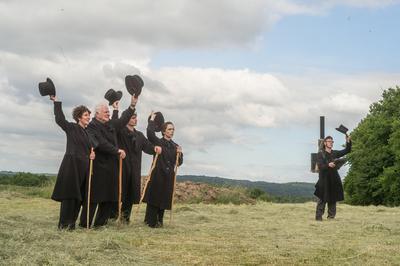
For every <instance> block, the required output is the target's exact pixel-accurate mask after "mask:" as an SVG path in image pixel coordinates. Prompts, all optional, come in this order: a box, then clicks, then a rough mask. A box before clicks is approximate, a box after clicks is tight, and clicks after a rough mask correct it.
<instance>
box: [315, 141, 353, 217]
mask: <svg viewBox="0 0 400 266" xmlns="http://www.w3.org/2000/svg"><path fill="white" fill-rule="evenodd" d="M332 147H333V138H332V137H331V136H328V137H326V138H325V139H324V149H323V150H322V151H320V152H319V153H318V155H317V165H318V168H319V178H318V182H317V184H316V185H315V192H314V195H315V196H317V197H318V202H317V208H316V215H315V219H316V220H317V221H322V215H323V214H324V212H325V205H326V204H328V219H333V218H335V216H336V202H338V201H342V200H344V195H343V185H342V180H341V179H340V176H339V173H338V166H339V163H340V162H339V161H338V160H337V159H340V157H343V156H344V155H346V154H347V153H349V152H350V151H351V139H350V137H349V136H347V135H346V148H345V149H343V150H340V151H338V150H332Z"/></svg>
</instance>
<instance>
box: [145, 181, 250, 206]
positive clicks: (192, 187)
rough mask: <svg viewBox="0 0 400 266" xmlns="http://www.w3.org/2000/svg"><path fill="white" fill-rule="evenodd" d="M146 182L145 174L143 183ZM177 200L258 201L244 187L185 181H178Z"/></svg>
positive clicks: (190, 201) (214, 201)
mask: <svg viewBox="0 0 400 266" xmlns="http://www.w3.org/2000/svg"><path fill="white" fill-rule="evenodd" d="M144 183H145V182H144V176H143V177H142V185H143V184H144ZM142 189H143V187H142ZM175 202H176V203H200V202H202V203H221V204H228V203H233V204H254V203H255V202H256V201H255V200H254V199H252V198H251V197H249V195H247V193H246V190H245V189H244V188H230V187H218V186H212V185H209V184H205V183H198V182H192V181H184V182H177V183H176V187H175Z"/></svg>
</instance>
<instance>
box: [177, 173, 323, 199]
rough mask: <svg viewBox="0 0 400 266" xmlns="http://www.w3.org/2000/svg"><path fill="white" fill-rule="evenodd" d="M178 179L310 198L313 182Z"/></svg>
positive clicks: (281, 195) (210, 178)
mask: <svg viewBox="0 0 400 266" xmlns="http://www.w3.org/2000/svg"><path fill="white" fill-rule="evenodd" d="M177 180H178V181H192V182H200V183H207V184H211V185H221V186H241V187H247V188H258V189H261V190H263V191H265V192H266V193H267V194H269V195H272V196H275V197H301V198H312V197H313V194H314V190H315V187H314V184H312V183H305V182H290V183H282V184H280V183H270V182H264V181H249V180H234V179H228V178H222V177H212V176H200V175H180V176H178V177H177Z"/></svg>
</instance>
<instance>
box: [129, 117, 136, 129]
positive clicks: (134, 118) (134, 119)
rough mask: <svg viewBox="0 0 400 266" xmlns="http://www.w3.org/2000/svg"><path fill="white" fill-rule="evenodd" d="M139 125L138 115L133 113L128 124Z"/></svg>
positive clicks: (131, 125)
mask: <svg viewBox="0 0 400 266" xmlns="http://www.w3.org/2000/svg"><path fill="white" fill-rule="evenodd" d="M136 125H137V116H136V115H133V116H132V117H131V119H130V120H129V122H128V126H130V127H135V126H136Z"/></svg>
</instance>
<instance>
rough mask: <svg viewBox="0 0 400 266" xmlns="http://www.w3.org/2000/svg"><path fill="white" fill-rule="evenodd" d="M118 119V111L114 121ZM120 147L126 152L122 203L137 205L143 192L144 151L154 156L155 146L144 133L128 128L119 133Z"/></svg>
mask: <svg viewBox="0 0 400 266" xmlns="http://www.w3.org/2000/svg"><path fill="white" fill-rule="evenodd" d="M115 118H118V111H114V112H113V119H115ZM118 146H119V148H120V149H123V150H124V151H125V152H126V158H125V160H124V161H123V171H122V201H123V202H126V203H128V204H133V203H135V204H137V203H139V201H140V196H141V195H140V192H141V179H142V176H141V172H142V171H141V166H142V151H143V152H145V153H147V154H151V155H153V154H154V145H153V144H151V142H150V141H149V140H148V139H147V138H146V137H145V136H144V135H143V133H142V132H140V131H138V130H136V129H133V131H131V130H130V129H128V127H125V128H123V129H122V130H121V131H119V132H118Z"/></svg>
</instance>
